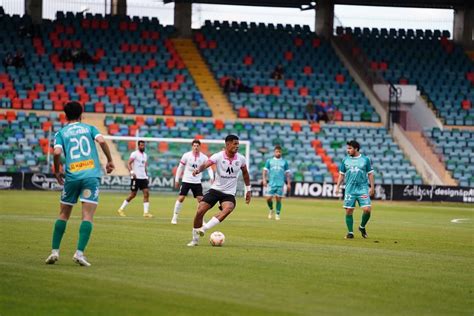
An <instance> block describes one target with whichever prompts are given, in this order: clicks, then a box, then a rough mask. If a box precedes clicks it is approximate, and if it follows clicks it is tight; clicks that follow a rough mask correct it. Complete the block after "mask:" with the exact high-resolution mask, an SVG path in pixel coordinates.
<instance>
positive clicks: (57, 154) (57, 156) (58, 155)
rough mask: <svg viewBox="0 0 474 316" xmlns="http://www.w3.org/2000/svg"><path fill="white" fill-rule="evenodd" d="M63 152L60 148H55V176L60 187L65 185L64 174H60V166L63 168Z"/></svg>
mask: <svg viewBox="0 0 474 316" xmlns="http://www.w3.org/2000/svg"><path fill="white" fill-rule="evenodd" d="M62 152H63V150H62V149H61V148H60V147H55V148H54V152H53V155H54V158H53V160H54V176H55V177H56V180H58V183H59V184H60V185H63V184H64V179H63V174H62V173H61V172H60V166H61V154H62Z"/></svg>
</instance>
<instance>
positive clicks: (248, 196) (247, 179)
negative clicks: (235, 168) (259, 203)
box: [241, 166, 252, 204]
mask: <svg viewBox="0 0 474 316" xmlns="http://www.w3.org/2000/svg"><path fill="white" fill-rule="evenodd" d="M241 170H242V177H243V178H244V183H245V203H247V204H249V203H250V199H251V198H252V190H251V187H250V175H249V171H248V169H247V166H243V167H242V168H241Z"/></svg>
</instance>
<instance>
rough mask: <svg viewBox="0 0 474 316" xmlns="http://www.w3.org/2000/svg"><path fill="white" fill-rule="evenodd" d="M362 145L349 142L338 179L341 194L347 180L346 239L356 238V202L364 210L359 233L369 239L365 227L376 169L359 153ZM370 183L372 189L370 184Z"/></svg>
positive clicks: (345, 195) (338, 190)
mask: <svg viewBox="0 0 474 316" xmlns="http://www.w3.org/2000/svg"><path fill="white" fill-rule="evenodd" d="M359 150H360V145H359V143H358V142H357V141H355V140H351V141H349V142H347V154H348V156H346V157H345V158H344V159H342V162H341V164H340V166H339V178H338V179H337V185H336V192H340V187H341V184H342V182H343V180H344V178H345V179H346V188H345V192H344V206H343V207H344V208H345V209H346V225H347V230H348V233H347V235H346V239H352V238H354V230H353V226H354V219H353V217H352V214H353V213H354V208H355V205H356V201H357V202H358V203H359V206H360V207H361V208H362V211H363V213H362V220H361V223H360V226H359V231H360V233H361V234H362V237H364V238H367V237H368V235H367V230H366V228H365V226H366V225H367V222H368V221H369V218H370V212H371V204H370V197H371V196H373V195H374V191H375V184H374V169H372V164H371V163H370V159H369V158H368V157H367V156H365V155H362V154H361V153H359ZM369 183H370V189H369V186H368V184H369Z"/></svg>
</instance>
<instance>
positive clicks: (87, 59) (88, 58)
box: [78, 48, 96, 64]
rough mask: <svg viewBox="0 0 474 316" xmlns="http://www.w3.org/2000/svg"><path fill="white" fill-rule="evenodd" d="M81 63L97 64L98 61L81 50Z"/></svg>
mask: <svg viewBox="0 0 474 316" xmlns="http://www.w3.org/2000/svg"><path fill="white" fill-rule="evenodd" d="M78 57H79V62H81V63H83V64H95V63H96V60H95V59H94V58H93V57H92V56H91V55H90V54H89V53H88V52H87V51H86V50H85V49H84V48H81V49H79V56H78Z"/></svg>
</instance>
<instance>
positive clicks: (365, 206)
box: [359, 194, 372, 238]
mask: <svg viewBox="0 0 474 316" xmlns="http://www.w3.org/2000/svg"><path fill="white" fill-rule="evenodd" d="M359 205H360V207H361V208H362V220H361V221H360V226H359V231H360V233H361V235H362V237H364V238H367V237H369V236H368V235H367V229H366V225H367V222H368V221H369V219H370V215H371V211H372V207H371V201H370V197H369V195H368V194H364V195H361V196H360V197H359Z"/></svg>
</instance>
